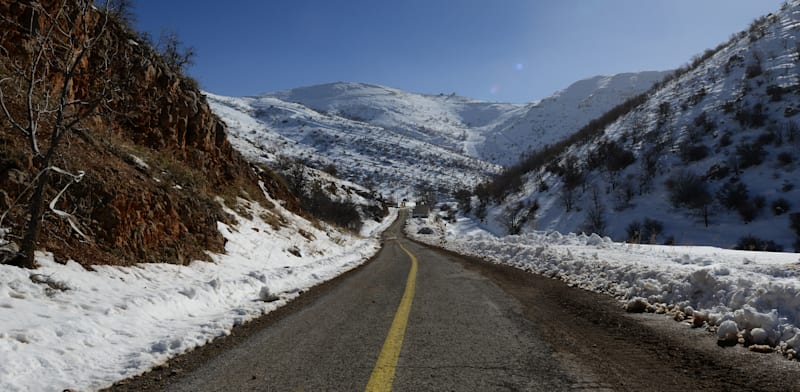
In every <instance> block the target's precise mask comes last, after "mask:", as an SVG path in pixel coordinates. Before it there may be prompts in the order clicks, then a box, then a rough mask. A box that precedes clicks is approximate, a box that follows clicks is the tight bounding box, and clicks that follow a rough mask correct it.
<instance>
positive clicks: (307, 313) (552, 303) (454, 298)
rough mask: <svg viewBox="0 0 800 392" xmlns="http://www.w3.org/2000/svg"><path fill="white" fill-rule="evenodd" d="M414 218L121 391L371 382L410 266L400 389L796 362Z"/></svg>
mask: <svg viewBox="0 0 800 392" xmlns="http://www.w3.org/2000/svg"><path fill="white" fill-rule="evenodd" d="M404 215H405V214H401V217H400V219H398V222H396V223H395V224H394V225H393V226H392V227H391V228H390V229H389V230H387V232H386V233H385V234H384V242H385V245H384V247H383V249H382V250H381V251H380V253H379V254H378V255H377V256H376V257H375V258H374V259H373V260H372V261H370V262H369V263H367V264H366V265H364V266H362V267H360V268H358V269H357V270H354V271H351V272H349V273H346V274H345V275H344V276H342V277H340V278H337V279H335V280H334V281H331V282H328V283H325V284H323V285H321V286H318V287H316V288H314V289H312V290H311V291H309V292H308V293H304V294H303V295H301V296H300V297H299V298H298V299H296V300H294V301H292V302H291V303H290V304H289V305H287V306H286V307H284V308H281V309H279V310H278V311H276V312H273V313H271V314H269V315H267V316H265V317H263V318H262V319H259V320H256V321H255V322H252V323H250V324H247V325H245V326H244V327H241V328H237V329H235V330H234V331H233V333H232V335H231V336H229V337H226V338H223V339H218V340H216V341H214V342H212V343H211V344H209V345H207V346H204V347H202V348H200V349H198V350H195V351H194V352H191V353H188V354H187V355H183V356H180V357H177V358H175V359H174V360H172V361H170V363H169V364H168V365H166V366H163V367H161V368H159V369H155V370H154V371H152V372H149V373H147V374H145V375H143V376H140V377H137V378H134V379H130V380H125V381H122V382H120V383H118V384H117V385H115V386H114V387H113V388H111V389H112V390H117V391H134V390H135V391H148V390H150V391H153V390H170V391H359V390H364V388H365V386H366V385H367V382H368V380H369V379H370V375H371V373H372V371H373V368H374V367H375V363H376V361H377V359H378V355H379V353H380V351H381V348H382V346H383V343H384V340H385V339H386V335H387V332H388V330H389V327H390V325H391V324H392V320H393V318H394V316H395V312H396V310H397V307H398V304H399V302H400V298H401V296H402V295H403V291H404V288H405V284H406V280H407V277H408V275H409V268H410V266H411V261H410V260H409V257H408V255H407V254H405V252H403V251H402V250H401V249H400V247H399V246H398V241H399V242H400V243H402V244H403V246H405V247H406V248H407V249H408V250H409V251H410V252H412V253H413V254H414V255H415V256H416V257H417V259H418V260H419V263H418V268H419V269H418V273H417V278H416V291H415V294H414V297H413V303H412V305H411V311H410V313H409V318H408V324H407V328H406V330H405V337H404V340H403V344H402V348H401V350H400V355H399V361H398V362H397V368H396V372H395V375H394V380H393V383H392V388H391V389H392V390H394V391H567V390H568V391H642V390H648V391H686V390H714V391H740V390H741V391H756V390H766V391H779V390H780V391H785V390H798V389H800V387H797V385H796V383H795V382H792V381H790V380H797V379H798V377H800V368H799V367H798V366H797V364H796V362H789V361H786V360H783V359H782V358H780V357H778V356H777V355H776V356H769V355H767V356H764V355H760V354H754V353H751V352H748V351H746V350H744V349H741V348H737V347H734V348H727V349H725V348H720V347H717V346H716V344H715V341H714V339H713V338H712V337H711V336H710V335H709V334H707V333H705V332H704V331H702V330H700V329H695V330H690V329H689V327H688V326H686V325H681V324H679V323H676V322H674V321H671V320H666V318H665V317H658V316H653V315H629V314H626V313H624V312H622V311H621V309H620V305H619V303H617V302H616V301H615V300H613V299H612V298H609V297H605V296H602V295H598V294H594V293H590V292H587V291H584V290H580V289H577V288H573V287H569V286H567V285H565V284H564V283H563V282H560V281H557V280H552V279H548V278H544V277H541V276H537V275H533V274H529V273H525V272H522V271H519V270H515V269H513V268H510V267H504V266H498V265H493V264H488V263H485V262H482V261H480V260H475V259H469V258H464V257H461V256H458V255H454V254H451V253H448V252H444V251H441V250H437V249H434V248H430V247H427V246H424V245H421V244H417V243H414V242H411V241H409V240H407V239H405V237H404V236H403V235H402V230H401V228H402V222H403V221H404V217H405V216H404Z"/></svg>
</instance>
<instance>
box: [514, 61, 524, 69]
mask: <svg viewBox="0 0 800 392" xmlns="http://www.w3.org/2000/svg"><path fill="white" fill-rule="evenodd" d="M524 68H525V66H524V65H522V63H517V64H516V65H515V66H514V69H516V70H517V71H522V70H523V69H524Z"/></svg>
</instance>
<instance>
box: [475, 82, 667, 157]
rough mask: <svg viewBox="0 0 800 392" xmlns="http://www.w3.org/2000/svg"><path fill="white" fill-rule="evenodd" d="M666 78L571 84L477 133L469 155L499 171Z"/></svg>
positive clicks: (484, 127)
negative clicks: (488, 162)
mask: <svg viewBox="0 0 800 392" xmlns="http://www.w3.org/2000/svg"><path fill="white" fill-rule="evenodd" d="M667 74H668V72H655V71H650V72H639V73H624V74H617V75H610V76H595V77H593V78H589V79H585V80H581V81H578V82H576V83H573V84H572V85H570V86H569V87H567V88H566V89H564V90H561V91H558V92H556V93H555V94H553V95H552V96H550V97H548V98H545V99H543V100H540V101H537V102H533V103H531V104H528V105H525V106H524V107H522V108H519V109H517V110H515V111H514V112H513V113H510V114H507V115H505V116H501V117H500V118H498V119H497V120H495V122H494V123H492V124H487V125H481V124H480V123H479V122H478V123H471V122H468V124H470V125H474V126H476V127H477V132H475V137H474V139H473V140H471V143H470V144H471V145H472V146H474V152H473V154H474V155H475V156H478V157H481V158H483V159H486V160H488V161H491V162H495V163H498V164H501V165H504V166H507V165H511V164H514V163H516V162H517V161H518V160H519V159H520V158H521V157H522V156H523V155H524V154H526V153H528V152H530V151H531V150H536V149H539V148H541V147H542V146H544V145H547V144H552V143H555V142H557V141H559V140H561V139H563V138H564V137H566V136H569V135H570V134H572V133H574V132H575V131H577V130H578V129H580V128H581V127H583V126H584V125H586V124H588V123H589V121H592V120H594V119H596V118H598V117H600V116H601V115H603V114H604V113H606V112H607V111H609V110H611V109H612V108H613V107H615V106H617V105H619V104H621V103H623V102H624V101H626V100H627V99H629V98H631V97H634V96H636V95H638V94H641V93H642V92H644V91H647V89H649V88H650V87H651V86H653V84H655V83H657V82H659V81H661V80H662V79H663V78H664V77H665V76H666V75H667Z"/></svg>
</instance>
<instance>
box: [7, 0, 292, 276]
mask: <svg viewBox="0 0 800 392" xmlns="http://www.w3.org/2000/svg"><path fill="white" fill-rule="evenodd" d="M32 3H33V2H32V1H30V0H23V1H18V0H0V14H2V16H3V17H4V20H3V21H2V22H0V25H2V27H1V28H0V31H2V34H0V45H2V48H4V50H5V51H4V52H2V53H0V73H2V74H3V77H5V74H8V73H9V72H10V71H9V69H10V68H9V67H8V65H9V64H10V62H12V61H20V62H28V61H30V57H31V53H32V47H33V44H32V41H31V33H30V31H28V29H27V28H26V27H25V26H31V12H32V11H31V4H32ZM38 3H39V4H41V5H43V6H44V7H45V8H46V9H48V10H54V9H56V7H57V6H58V5H59V4H60V3H61V2H60V1H52V0H40V1H39V2H38ZM90 17H91V19H93V20H90V21H89V25H90V26H97V25H98V24H99V23H100V21H101V20H102V18H101V16H100V14H99V13H98V12H95V13H93V14H91V15H90ZM90 30H91V29H90ZM80 33H81V32H80V31H78V32H76V34H80ZM109 53H110V54H111V55H110V56H109V55H108V54H109ZM109 60H110V61H111V62H112V63H111V74H112V75H111V76H112V79H113V81H114V83H113V84H114V86H113V87H114V88H116V90H115V91H114V92H113V93H112V94H111V96H110V97H111V100H110V102H109V103H108V105H104V106H103V107H102V108H101V109H100V110H99V113H98V115H96V116H93V117H92V118H90V119H89V121H85V123H84V124H83V125H84V129H85V131H82V132H75V133H71V134H69V135H68V136H67V137H66V138H65V139H64V140H63V142H62V145H61V147H60V149H59V150H58V152H59V153H58V157H57V159H56V160H55V162H57V163H56V165H57V166H59V167H61V168H64V169H66V170H69V171H72V172H76V171H78V170H84V171H86V175H85V177H84V179H83V181H81V182H80V183H77V184H73V185H72V186H71V187H70V188H69V190H68V191H67V192H66V194H65V195H64V196H63V197H62V199H61V200H60V201H59V209H62V210H65V211H70V212H72V213H73V214H74V215H75V216H76V217H77V218H78V220H79V223H80V225H81V227H82V228H83V229H84V230H85V232H86V233H87V234H88V235H89V237H90V238H91V242H90V243H86V242H85V241H80V240H79V238H77V237H75V236H74V235H73V233H72V231H71V229H70V228H69V226H68V224H67V222H66V221H64V220H63V219H59V218H57V217H55V216H52V215H46V217H45V224H44V226H43V229H42V230H43V231H42V234H41V244H40V245H41V248H42V249H45V250H47V251H51V252H54V253H55V254H56V256H57V257H59V258H60V259H65V258H71V259H75V260H77V261H79V262H80V263H82V264H85V265H88V264H107V263H110V264H129V263H134V262H151V261H152V262H155V261H159V262H160V261H164V262H176V263H186V262H189V261H191V260H193V259H197V258H205V257H207V256H205V251H206V250H210V251H214V252H220V251H222V250H223V249H224V239H223V238H222V236H221V235H220V233H219V232H218V230H217V228H216V222H217V221H225V220H226V219H228V218H227V217H226V214H224V213H223V212H222V209H221V206H220V204H219V202H218V201H215V197H217V196H221V197H222V198H223V199H224V200H226V201H228V202H229V204H232V203H230V202H231V201H233V202H234V203H235V198H236V197H246V198H249V199H252V200H256V201H260V202H263V201H264V198H263V195H262V194H261V191H260V189H259V187H258V179H259V178H258V175H256V173H255V171H254V170H253V168H252V167H250V165H249V164H248V163H247V162H246V161H245V160H244V159H243V158H242V157H241V156H240V155H239V154H238V152H236V151H235V150H234V149H233V148H232V147H231V145H230V143H229V142H228V140H227V136H226V132H225V125H224V124H223V123H222V122H221V121H220V120H219V118H217V117H216V116H215V115H214V114H213V113H212V112H211V110H210V109H209V106H208V104H207V102H206V100H205V98H204V97H203V96H202V95H201V93H200V91H199V89H198V88H197V86H196V83H195V82H194V81H193V80H191V79H188V78H186V77H185V76H183V75H182V74H181V73H180V72H179V70H176V69H175V67H174V66H170V65H169V64H167V63H166V62H165V61H164V60H163V59H162V58H161V57H160V56H159V55H158V54H157V52H156V51H155V50H153V49H152V48H151V47H150V46H149V45H148V44H147V43H145V42H142V40H140V39H139V37H138V36H137V35H136V34H135V33H133V32H132V31H131V30H130V29H128V28H127V27H126V26H124V25H123V24H121V23H118V22H116V21H114V20H113V19H112V21H111V22H110V23H109V25H108V26H107V28H106V31H105V33H104V35H103V36H102V40H101V43H100V45H99V47H97V48H96V49H95V50H93V51H92V53H91V56H90V57H88V58H87V59H85V61H84V62H83V63H82V64H81V67H80V69H79V72H78V75H77V76H76V78H75V80H74V82H73V83H72V85H71V88H70V91H69V93H70V95H71V98H77V99H88V98H91V97H94V96H96V95H97V94H98V91H102V90H103V88H106V87H109V86H103V85H99V84H100V83H98V80H100V78H96V77H95V76H96V75H95V72H97V71H96V70H98V69H101V68H103V67H102V66H101V64H100V63H101V62H104V61H109ZM58 77H59V76H58V75H55V76H53V77H52V78H53V80H52V83H53V85H57V82H58V80H57V78H58ZM11 107H12V111H14V110H17V111H19V110H21V109H24V106H23V103H22V102H12V103H11ZM45 128H46V127H43V130H42V131H41V132H42V133H43V134H44V135H46V134H47V133H48V132H49V130H47V129H45ZM0 130H2V132H0V189H2V192H0V213H2V212H5V211H7V210H9V214H8V216H7V218H6V220H5V221H4V222H0V224H2V226H3V227H8V228H10V229H11V233H12V235H16V236H19V235H20V234H19V233H21V232H22V230H23V229H24V224H25V218H26V209H25V202H24V200H25V197H26V195H25V194H24V193H23V192H24V191H25V189H26V187H28V185H29V184H30V183H31V181H32V177H33V176H34V175H35V173H37V172H38V171H39V170H40V169H41V168H40V167H38V166H37V162H36V160H34V159H31V156H30V154H29V149H28V146H27V144H26V142H25V140H24V138H23V137H22V136H21V134H19V133H18V132H16V131H14V130H13V129H12V128H11V127H10V125H9V123H8V122H7V121H6V119H5V117H4V116H0ZM66 181H67V179H65V178H57V179H56V181H55V183H54V184H53V186H52V189H50V190H49V191H48V195H49V198H48V200H51V199H52V198H53V196H54V195H55V194H56V193H57V192H58V191H59V190H60V189H61V188H62V187H63V186H64V185H66V183H67V182H66ZM269 185H270V186H272V187H277V188H275V190H277V191H280V185H279V184H278V185H276V184H269ZM20 195H22V197H20ZM18 197H19V198H20V199H21V200H20V201H17V203H16V204H14V201H15V200H16V199H17V198H18ZM12 239H13V237H12Z"/></svg>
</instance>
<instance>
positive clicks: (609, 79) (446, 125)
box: [207, 72, 663, 197]
mask: <svg viewBox="0 0 800 392" xmlns="http://www.w3.org/2000/svg"><path fill="white" fill-rule="evenodd" d="M662 76H663V73H661V72H642V73H638V74H620V75H614V76H598V77H594V78H591V79H586V80H583V81H580V82H577V83H575V84H573V85H571V86H570V87H568V88H566V89H564V90H562V91H559V92H557V93H556V94H554V95H553V96H551V97H549V98H547V99H544V100H542V101H539V102H535V103H531V104H527V105H522V104H508V103H493V102H484V101H479V100H474V99H470V98H465V97H460V96H456V95H454V94H449V95H445V94H439V95H424V94H414V93H409V92H405V91H401V90H397V89H393V88H389V87H383V86H376V85H370V84H363V83H331V84H324V85H319V86H311V87H303V88H297V89H292V90H287V91H282V92H277V93H271V94H265V95H262V96H259V97H223V96H218V95H214V94H211V93H207V96H208V99H209V101H210V102H211V106H212V108H213V110H214V111H215V112H216V113H217V114H218V115H220V117H222V118H223V120H224V121H225V122H226V123H227V124H228V126H229V128H230V129H231V133H232V135H233V136H234V141H233V143H234V144H236V145H237V146H239V149H241V150H243V151H248V155H249V156H251V157H254V158H256V157H261V158H263V159H265V160H266V161H267V162H271V161H272V162H274V161H275V160H277V159H278V156H279V155H281V156H286V157H290V158H295V159H300V160H303V161H305V162H308V163H309V164H311V165H312V166H315V167H318V168H325V167H331V165H332V166H333V167H335V168H336V170H337V171H338V173H339V174H340V175H342V176H343V177H344V178H347V179H349V180H351V181H354V182H356V183H360V184H366V185H370V186H371V187H373V188H375V189H378V190H380V191H381V192H384V193H386V194H387V195H393V196H394V197H405V196H408V195H409V194H414V193H419V190H421V189H434V190H439V191H441V192H442V193H448V194H449V193H450V192H451V191H452V190H454V189H461V188H471V187H473V186H474V185H476V184H477V183H478V182H480V181H485V180H486V179H487V178H488V177H489V176H492V175H494V174H496V173H498V172H499V170H500V167H499V166H497V165H498V164H510V163H513V162H515V160H516V159H518V158H519V157H520V156H521V155H522V154H524V153H525V152H527V151H529V150H530V149H532V148H534V147H536V146H540V145H542V144H547V143H552V142H555V141H558V140H560V139H561V138H563V137H564V136H566V135H568V134H569V133H570V132H572V130H574V129H576V128H578V127H580V126H582V125H584V124H586V123H588V122H589V121H590V120H591V119H593V118H594V117H596V116H599V115H600V114H602V113H603V112H605V111H607V110H609V109H610V108H612V107H613V106H615V105H617V104H619V103H620V102H623V101H624V100H625V99H627V98H629V97H630V96H632V95H636V94H638V93H640V92H641V91H644V90H646V89H647V88H649V87H650V86H651V85H652V84H653V83H655V82H656V81H658V80H660V78H661V77H662Z"/></svg>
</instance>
